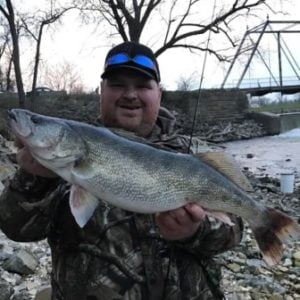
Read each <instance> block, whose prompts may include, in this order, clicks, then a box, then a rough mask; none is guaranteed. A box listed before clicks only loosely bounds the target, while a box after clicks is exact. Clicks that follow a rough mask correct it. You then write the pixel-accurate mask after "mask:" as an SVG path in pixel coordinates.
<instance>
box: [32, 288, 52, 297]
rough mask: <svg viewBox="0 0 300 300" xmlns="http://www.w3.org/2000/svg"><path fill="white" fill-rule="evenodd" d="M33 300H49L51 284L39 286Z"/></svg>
mask: <svg viewBox="0 0 300 300" xmlns="http://www.w3.org/2000/svg"><path fill="white" fill-rule="evenodd" d="M34 300H51V286H49V285H48V286H43V287H41V288H40V289H39V290H38V291H37V293H36V295H35V298H34Z"/></svg>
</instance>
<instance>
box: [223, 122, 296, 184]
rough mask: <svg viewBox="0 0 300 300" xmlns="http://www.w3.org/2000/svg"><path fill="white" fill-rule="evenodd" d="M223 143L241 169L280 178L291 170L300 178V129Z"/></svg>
mask: <svg viewBox="0 0 300 300" xmlns="http://www.w3.org/2000/svg"><path fill="white" fill-rule="evenodd" d="M224 146H225V147H226V148H225V152H227V153H230V154H231V155H233V156H234V158H235V160H236V161H237V163H238V164H239V165H240V166H241V168H247V169H249V170H250V171H251V172H253V173H255V174H256V175H258V176H270V177H275V178H278V179H279V178H280V174H282V173H285V172H288V173H293V174H295V177H296V179H297V178H299V179H297V181H299V180H300V155H299V154H300V128H296V129H293V130H290V131H288V132H285V133H282V134H279V135H275V136H266V137H261V138H255V139H250V140H241V141H234V142H229V143H224ZM249 154H251V155H249Z"/></svg>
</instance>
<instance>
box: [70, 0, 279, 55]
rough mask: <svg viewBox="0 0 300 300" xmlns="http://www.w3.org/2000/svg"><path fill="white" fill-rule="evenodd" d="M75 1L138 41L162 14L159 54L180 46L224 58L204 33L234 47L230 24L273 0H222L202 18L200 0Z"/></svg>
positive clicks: (130, 39) (89, 12) (127, 37)
mask: <svg viewBox="0 0 300 300" xmlns="http://www.w3.org/2000/svg"><path fill="white" fill-rule="evenodd" d="M74 2H75V3H76V2H77V3H76V4H77V6H78V8H79V9H80V10H81V11H82V12H83V13H84V12H88V14H89V16H91V15H94V17H98V19H99V14H100V16H101V18H102V19H103V20H105V21H106V23H107V24H109V25H110V26H111V27H112V28H113V29H114V31H115V32H116V33H118V34H119V35H120V36H121V37H122V39H123V40H124V41H137V42H139V41H140V40H141V37H142V34H143V32H145V28H146V27H148V32H150V31H151V26H152V27H153V22H155V20H156V21H157V16H160V17H161V19H160V21H163V22H160V24H164V26H162V27H161V28H160V40H161V41H162V43H161V44H160V46H159V48H158V49H157V50H156V52H155V54H156V56H159V55H161V54H162V53H163V52H165V51H166V50H167V49H170V48H178V47H181V48H187V49H189V50H191V51H193V50H196V51H209V52H210V53H212V54H214V55H215V56H216V57H217V58H218V59H219V60H225V59H226V57H225V56H223V55H220V54H219V51H218V49H214V48H213V47H212V46H210V47H207V44H206V43H205V40H206V39H207V35H205V34H207V33H209V32H211V33H212V34H215V35H218V39H220V38H221V37H222V39H224V40H225V41H227V46H226V47H228V42H229V47H233V46H235V44H236V40H235V38H234V36H232V35H231V33H230V31H231V24H237V20H242V19H243V18H245V17H246V16H249V15H250V14H252V12H253V14H254V10H255V9H256V8H259V7H264V8H266V7H267V6H268V3H269V2H270V3H271V1H270V0H228V1H223V3H222V5H221V6H219V7H216V6H215V7H214V9H212V12H214V14H213V15H212V13H211V14H210V15H209V12H206V18H205V19H204V20H200V19H199V18H200V15H199V12H201V11H202V7H203V1H201V0H187V1H179V0H169V1H166V0H131V1H124V0H102V1H98V0H80V1H79V0H74ZM273 2H274V1H273ZM215 3H216V2H215ZM211 5H212V6H214V1H211ZM97 14H98V15H97ZM211 15H212V16H211ZM207 16H208V17H207ZM85 17H86V15H85ZM200 37H202V39H201V38H200ZM203 37H205V38H204V39H203Z"/></svg>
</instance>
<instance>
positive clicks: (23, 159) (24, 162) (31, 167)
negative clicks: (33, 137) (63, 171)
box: [16, 143, 57, 178]
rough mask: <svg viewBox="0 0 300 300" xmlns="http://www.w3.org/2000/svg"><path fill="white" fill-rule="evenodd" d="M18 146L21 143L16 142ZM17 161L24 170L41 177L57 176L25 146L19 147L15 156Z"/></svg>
mask: <svg viewBox="0 0 300 300" xmlns="http://www.w3.org/2000/svg"><path fill="white" fill-rule="evenodd" d="M17 145H18V146H19V147H21V146H22V145H21V144H20V143H18V144H17ZM16 159H17V162H18V164H19V166H20V167H21V168H23V169H24V170H25V171H27V172H29V173H31V174H33V175H38V176H42V177H49V178H53V177H57V175H56V174H55V173H54V172H52V171H51V170H49V169H47V168H45V167H43V166H42V165H41V164H40V163H38V162H37V161H36V160H35V159H34V158H33V157H32V156H31V154H30V152H29V150H28V149H27V148H26V146H25V147H21V148H20V149H19V151H18V153H17V156H16Z"/></svg>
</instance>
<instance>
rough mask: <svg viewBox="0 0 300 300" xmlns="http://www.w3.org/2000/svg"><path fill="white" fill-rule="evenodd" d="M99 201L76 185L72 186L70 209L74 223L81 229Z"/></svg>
mask: <svg viewBox="0 0 300 300" xmlns="http://www.w3.org/2000/svg"><path fill="white" fill-rule="evenodd" d="M98 203H99V200H98V199H97V198H96V197H95V196H94V195H92V194H91V193H89V192H88V191H86V190H85V189H83V188H82V187H80V186H78V185H72V186H71V191H70V207H71V212H72V214H73V216H74V218H75V221H76V223H77V224H78V225H79V226H80V227H81V228H82V227H83V226H84V225H85V224H86V223H87V222H88V220H89V219H90V218H91V217H92V215H93V213H94V211H95V209H96V207H97V206H98Z"/></svg>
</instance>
